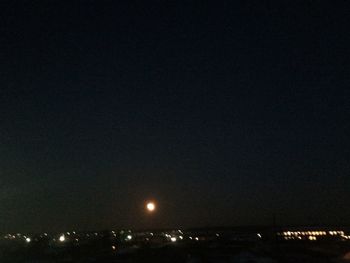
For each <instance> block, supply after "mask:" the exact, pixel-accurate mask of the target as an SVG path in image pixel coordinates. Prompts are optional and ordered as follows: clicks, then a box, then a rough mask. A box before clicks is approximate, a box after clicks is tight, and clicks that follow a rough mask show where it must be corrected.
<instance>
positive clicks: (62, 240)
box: [58, 235, 66, 242]
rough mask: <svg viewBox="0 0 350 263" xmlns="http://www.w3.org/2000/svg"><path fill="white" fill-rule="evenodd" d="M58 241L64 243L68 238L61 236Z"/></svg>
mask: <svg viewBox="0 0 350 263" xmlns="http://www.w3.org/2000/svg"><path fill="white" fill-rule="evenodd" d="M58 240H59V241H61V242H64V241H65V240H66V237H65V236H64V235H60V237H59V238H58Z"/></svg>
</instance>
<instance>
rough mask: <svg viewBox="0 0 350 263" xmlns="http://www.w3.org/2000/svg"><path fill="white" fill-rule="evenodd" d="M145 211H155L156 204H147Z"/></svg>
mask: <svg viewBox="0 0 350 263" xmlns="http://www.w3.org/2000/svg"><path fill="white" fill-rule="evenodd" d="M146 209H147V211H148V212H150V213H152V212H154V211H155V210H156V204H155V203H154V202H147V204H146Z"/></svg>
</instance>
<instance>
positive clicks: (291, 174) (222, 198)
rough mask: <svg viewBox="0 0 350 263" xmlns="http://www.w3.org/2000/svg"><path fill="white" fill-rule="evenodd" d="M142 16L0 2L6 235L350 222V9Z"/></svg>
mask: <svg viewBox="0 0 350 263" xmlns="http://www.w3.org/2000/svg"><path fill="white" fill-rule="evenodd" d="M138 2H139V1H135V2H133V1H118V3H117V2H116V1H48V2H46V3H45V2H44V1H1V3H0V10H1V11H0V12H1V16H0V17H1V19H0V34H1V38H0V45H1V46H0V120H1V121H0V143H1V147H0V214H1V218H0V226H1V227H0V231H22V230H24V231H44V230H45V231H48V230H61V229H62V230H63V229H67V228H70V229H73V228H74V229H103V228H111V227H132V228H134V227H136V228H142V227H154V226H159V227H177V226H179V227H189V226H223V225H226V226H230V225H246V224H270V223H271V222H272V217H273V214H274V213H275V214H276V215H277V220H278V221H279V223H280V224H346V223H347V222H349V220H350V212H349V209H348V203H349V201H350V192H349V186H350V177H349V172H350V167H349V161H350V158H349V156H350V150H349V149H350V148H349V147H350V139H349V134H350V133H349V132H350V130H349V128H350V125H349V119H350V101H349V98H350V92H349V88H348V87H349V84H350V79H349V76H350V75H349V73H350V72H349V71H350V70H349V68H350V67H349V60H348V58H349V56H348V55H349V54H348V53H349V52H348V47H349V45H350V37H349V33H348V27H347V22H348V14H349V5H348V6H346V2H345V1H343V2H338V3H330V2H328V3H323V2H326V1H321V3H320V2H319V1H283V3H280V1H266V2H264V3H262V2H261V1H257V2H248V3H247V1H240V2H237V1H222V2H221V3H217V1H213V2H206V3H203V1H186V2H182V3H180V2H179V1H172V2H170V3H168V2H165V1H147V3H143V4H142V3H138ZM339 3H341V4H339ZM148 198H155V199H156V200H158V202H159V206H160V207H159V211H158V213H157V215H155V216H154V217H153V218H148V217H147V216H146V215H145V214H144V212H143V210H142V205H143V202H144V201H145V200H147V199H148Z"/></svg>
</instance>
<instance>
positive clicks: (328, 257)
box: [0, 229, 350, 263]
mask: <svg viewBox="0 0 350 263" xmlns="http://www.w3.org/2000/svg"><path fill="white" fill-rule="evenodd" d="M303 230H305V229H303ZM303 230H300V231H296V230H294V231H286V230H285V231H279V232H275V231H274V232H271V231H266V230H264V229H254V230H252V229H248V230H247V229H235V230H232V229H230V230H228V229H225V230H223V229H221V230H218V229H216V230H215V229H210V230H208V229H204V230H203V229H202V230H187V231H184V230H183V231H182V230H167V231H165V230H163V231H153V232H151V231H140V232H132V231H130V230H120V231H104V232H80V233H76V232H74V231H73V232H65V233H60V234H49V233H42V234H37V235H35V234H32V235H30V234H21V233H13V234H4V235H2V236H1V238H0V262H246V263H248V262H250V263H253V262H265V263H268V262H301V263H302V262H350V237H349V236H348V234H347V233H348V232H346V231H331V230H329V229H327V230H324V231H312V230H310V229H308V231H306V232H305V231H304V232H303ZM258 231H259V232H258Z"/></svg>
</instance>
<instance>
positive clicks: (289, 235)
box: [277, 230, 350, 241]
mask: <svg viewBox="0 0 350 263" xmlns="http://www.w3.org/2000/svg"><path fill="white" fill-rule="evenodd" d="M277 235H280V236H283V238H284V239H285V240H295V239H299V240H300V239H305V238H307V239H308V240H313V241H314V240H317V237H319V236H327V235H331V236H341V237H345V236H344V231H338V230H337V231H328V232H327V231H285V232H281V233H277ZM349 237H350V236H349ZM345 239H347V238H345ZM349 239H350V238H349Z"/></svg>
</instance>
